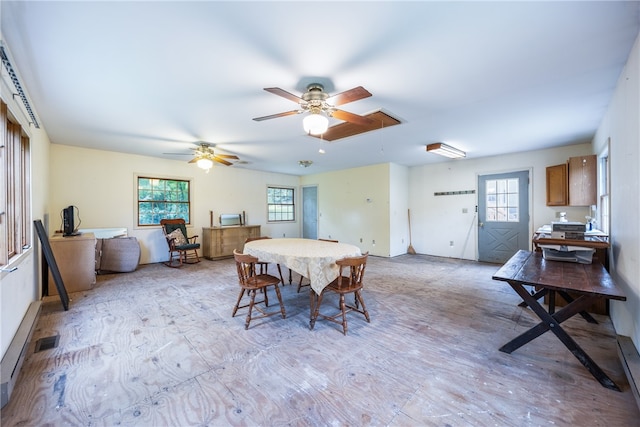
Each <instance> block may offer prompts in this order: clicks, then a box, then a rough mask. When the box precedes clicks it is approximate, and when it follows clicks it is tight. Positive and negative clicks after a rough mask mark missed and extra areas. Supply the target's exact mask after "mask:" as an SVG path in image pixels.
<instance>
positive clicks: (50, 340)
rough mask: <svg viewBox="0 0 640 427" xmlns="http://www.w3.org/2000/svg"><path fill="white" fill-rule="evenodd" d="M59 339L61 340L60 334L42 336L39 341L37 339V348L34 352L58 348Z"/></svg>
mask: <svg viewBox="0 0 640 427" xmlns="http://www.w3.org/2000/svg"><path fill="white" fill-rule="evenodd" d="M59 341H60V335H54V336H52V337H44V338H40V339H39V340H38V341H36V350H35V351H34V353H38V352H40V351H45V350H50V349H52V348H56V347H57V346H58V342H59Z"/></svg>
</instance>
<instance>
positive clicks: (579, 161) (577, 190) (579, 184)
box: [569, 154, 597, 206]
mask: <svg viewBox="0 0 640 427" xmlns="http://www.w3.org/2000/svg"><path fill="white" fill-rule="evenodd" d="M596 161H597V157H596V155H595V154H593V155H590V156H580V157H571V158H569V205H570V206H591V205H595V204H596V197H597V165H596Z"/></svg>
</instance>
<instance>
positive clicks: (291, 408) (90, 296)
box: [1, 255, 640, 427]
mask: <svg viewBox="0 0 640 427" xmlns="http://www.w3.org/2000/svg"><path fill="white" fill-rule="evenodd" d="M497 268H498V266H495V265H488V264H480V263H475V262H469V261H459V260H450V259H443V258H435V257H428V256H422V255H405V256H400V257H396V258H392V259H387V258H376V257H370V258H369V264H368V267H367V271H366V275H365V279H366V290H365V293H364V297H365V301H366V302H367V305H368V309H369V312H370V314H371V318H372V321H371V323H370V324H368V323H366V322H365V321H364V319H362V318H361V317H358V315H357V314H352V316H350V317H349V334H348V335H347V336H346V337H345V336H343V335H342V333H341V331H340V330H339V327H338V325H335V324H333V323H329V322H326V321H324V322H322V321H318V323H317V324H316V328H315V330H313V331H310V330H309V329H308V310H309V308H308V304H309V298H308V292H309V290H308V289H309V288H308V287H307V288H304V289H303V291H302V292H301V293H300V294H297V293H296V287H295V286H285V287H284V288H283V297H284V299H285V305H286V310H287V318H286V319H282V318H280V317H279V316H272V317H270V318H268V319H266V320H262V321H255V322H254V323H252V325H251V328H250V329H249V330H246V331H245V330H244V315H242V314H243V313H244V312H242V313H241V315H238V316H236V317H235V318H232V317H231V310H232V307H233V305H234V303H235V299H236V297H237V294H238V287H237V278H236V275H235V266H234V264H233V261H232V260H223V261H206V260H205V261H203V262H201V263H200V264H197V265H191V266H186V267H184V268H182V269H181V270H176V269H171V268H168V267H165V266H164V265H161V264H157V265H145V266H141V267H140V268H139V269H138V270H137V271H135V272H133V273H124V274H113V275H104V276H99V277H98V283H97V285H96V287H95V288H94V289H92V290H90V291H86V292H81V293H73V294H71V297H72V301H71V304H70V309H69V311H67V312H65V311H63V310H62V306H61V304H60V302H59V300H58V299H56V298H55V297H47V298H46V299H45V304H44V305H43V312H42V315H41V317H40V320H39V323H38V325H37V330H36V331H35V336H34V342H35V340H37V339H39V338H43V337H48V336H53V335H56V334H58V335H60V340H59V345H58V347H56V348H53V349H49V350H45V351H40V352H38V353H34V342H32V343H31V345H30V348H29V355H28V358H27V360H26V361H25V363H24V365H23V368H22V372H21V376H20V380H19V382H18V384H17V386H16V388H15V391H14V393H13V396H12V399H11V401H10V402H9V404H8V405H7V406H6V407H5V408H3V409H2V414H1V421H2V426H5V427H8V426H43V425H52V426H67V425H68V426H110V425H135V426H192V425H193V426H224V425H246V426H257V425H265V426H267V425H268V426H284V425H291V426H327V425H334V426H341V425H351V426H359V425H363V426H368V425H374V426H541V425H555V426H607V427H615V426H625V427H626V426H637V425H639V424H638V423H639V421H638V420H639V419H640V413H639V410H638V407H637V406H636V403H635V400H634V398H633V396H632V393H631V391H630V389H629V385H628V383H627V380H626V378H625V376H624V373H623V370H622V366H621V364H620V361H619V359H618V356H617V354H616V344H615V333H614V330H613V327H612V325H611V322H610V320H609V318H608V317H604V316H599V315H596V316H595V317H596V318H597V320H599V321H600V324H598V325H593V324H589V323H587V322H585V321H584V320H582V319H581V318H580V317H576V318H573V319H570V320H569V321H567V322H566V323H565V324H564V325H566V328H567V329H568V330H569V331H570V333H571V334H572V335H573V337H574V338H575V339H576V340H577V341H578V343H579V344H581V345H582V346H583V348H584V349H585V350H586V351H587V352H588V353H589V354H590V356H591V357H592V358H593V359H595V360H596V362H597V363H599V364H600V366H601V367H602V368H603V369H604V370H605V372H607V373H608V374H609V376H610V377H611V378H612V379H613V380H614V381H615V382H616V383H617V384H618V385H619V386H620V387H621V388H622V390H623V392H622V393H620V392H615V391H611V390H608V389H605V388H603V387H602V386H601V385H600V384H599V383H598V382H597V381H596V380H595V379H593V377H592V376H591V374H589V372H588V371H587V370H586V369H585V368H584V367H583V366H582V365H581V364H580V363H579V362H578V360H577V359H576V358H575V357H574V356H573V355H572V354H571V353H570V352H569V351H568V350H566V349H565V347H564V346H563V345H562V344H561V343H560V342H559V341H558V340H557V339H556V338H555V336H553V335H551V334H545V335H543V336H541V337H540V338H538V339H536V340H535V341H533V342H532V343H529V344H527V345H526V346H524V347H522V348H521V349H519V350H517V351H516V352H514V353H513V354H510V355H509V354H505V353H501V352H500V351H498V348H499V347H500V346H501V345H502V344H504V343H505V342H507V341H509V340H510V339H511V338H513V337H515V336H517V335H518V334H520V333H521V332H524V331H525V330H526V329H528V328H529V327H531V326H532V325H533V324H534V322H536V321H535V317H534V315H533V314H532V313H531V312H529V310H528V309H523V308H520V307H518V306H517V304H518V302H519V299H518V297H517V295H516V294H515V293H514V292H513V291H512V290H511V288H509V287H508V285H507V284H506V283H503V282H496V281H493V280H491V276H492V274H493V273H495V271H496V270H497ZM295 281H296V278H295V277H294V282H295ZM272 299H273V301H275V295H274V296H273V297H272ZM329 306H331V304H329Z"/></svg>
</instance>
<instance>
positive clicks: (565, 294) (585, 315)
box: [557, 291, 598, 325]
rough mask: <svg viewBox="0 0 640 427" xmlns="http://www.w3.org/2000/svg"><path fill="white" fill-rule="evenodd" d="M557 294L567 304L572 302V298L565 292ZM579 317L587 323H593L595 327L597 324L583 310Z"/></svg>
mask: <svg viewBox="0 0 640 427" xmlns="http://www.w3.org/2000/svg"><path fill="white" fill-rule="evenodd" d="M557 292H558V293H559V294H560V296H561V297H562V298H564V300H565V301H566V302H567V304H570V303H572V302H573V298H572V297H571V295H569V294H568V293H567V292H565V291H557ZM580 316H582V318H583V319H584V320H586V321H587V322H589V323H595V324H596V325H597V324H598V321H597V320H596V319H594V318H593V317H591V315H590V314H589V313H587V312H586V311H584V310H583V311H581V312H580Z"/></svg>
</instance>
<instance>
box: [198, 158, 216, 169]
mask: <svg viewBox="0 0 640 427" xmlns="http://www.w3.org/2000/svg"><path fill="white" fill-rule="evenodd" d="M196 164H197V165H198V167H199V168H200V169H204V170H205V171H207V172H209V169H211V168H212V167H213V162H212V161H211V159H207V158H206V157H203V158H201V159H198V161H197V162H196Z"/></svg>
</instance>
